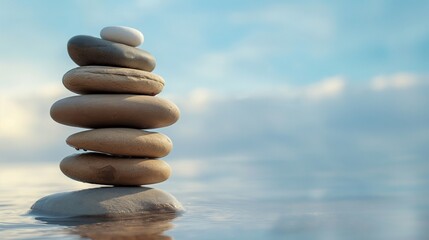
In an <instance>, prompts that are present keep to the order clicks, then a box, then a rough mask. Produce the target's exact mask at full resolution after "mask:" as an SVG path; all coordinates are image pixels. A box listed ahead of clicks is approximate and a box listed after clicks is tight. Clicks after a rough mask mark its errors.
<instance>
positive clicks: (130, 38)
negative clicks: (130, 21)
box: [100, 26, 144, 47]
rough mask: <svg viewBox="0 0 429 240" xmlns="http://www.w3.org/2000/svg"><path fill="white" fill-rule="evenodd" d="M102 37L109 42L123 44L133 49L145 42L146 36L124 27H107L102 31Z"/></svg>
mask: <svg viewBox="0 0 429 240" xmlns="http://www.w3.org/2000/svg"><path fill="white" fill-rule="evenodd" d="M100 37H101V38H102V39H105V40H108V41H112V42H117V43H123V44H125V45H128V46H131V47H137V46H138V45H140V44H142V43H143V41H144V36H143V34H142V33H141V32H140V31H139V30H137V29H134V28H130V27H123V26H109V27H105V28H103V29H101V31H100Z"/></svg>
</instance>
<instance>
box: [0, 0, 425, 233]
mask: <svg viewBox="0 0 429 240" xmlns="http://www.w3.org/2000/svg"><path fill="white" fill-rule="evenodd" d="M428 12H429V2H428V1H417V0H416V1H389V0H379V1H372V0H363V1H339V0H338V1H336V0H333V1H317V0H314V1H311V0H310V1H196V0H194V1H191V0H189V1H188V0H185V1H173V0H165V1H155V0H149V1H143V0H141V1H96V0H93V1H83V0H81V1H78V0H76V1H54V0H50V1H49V0H41V1H21V0H14V1H7V0H0V33H1V37H0V74H1V75H0V107H1V111H0V153H1V157H0V165H1V166H3V170H0V172H1V171H2V172H1V175H3V176H8V177H7V179H6V177H4V178H3V179H2V181H3V182H1V184H4V183H6V182H7V181H10V179H11V178H13V176H16V175H15V174H14V173H13V172H10V171H6V170H5V169H7V168H6V166H9V165H20V166H24V167H27V168H28V166H36V165H42V164H44V165H52V166H54V167H55V168H56V169H57V170H56V171H58V172H59V169H58V168H57V165H58V163H59V161H60V160H61V159H62V158H63V157H65V156H67V155H69V154H71V153H74V152H75V150H74V149H72V148H70V147H68V146H67V145H66V144H65V138H67V136H68V135H70V134H71V133H74V132H77V131H80V129H77V128H71V127H66V126H62V125H60V124H57V123H55V122H54V121H53V120H51V119H50V116H49V108H50V106H51V105H52V104H53V103H54V102H55V101H56V100H58V99H60V98H63V97H65V96H70V95H73V94H72V93H70V92H68V91H67V90H66V89H65V88H64V87H63V85H62V83H61V79H62V76H63V74H64V73H66V72H67V71H68V70H70V69H72V68H74V67H76V65H75V64H74V63H73V62H72V60H71V59H70V58H69V57H68V55H67V49H66V44H67V41H68V40H69V39H70V38H71V37H73V36H74V35H80V34H85V35H92V36H99V31H100V30H101V29H102V28H103V27H104V26H109V25H124V26H130V27H134V28H137V29H139V30H141V31H142V32H143V34H144V35H145V42H144V43H143V45H141V46H140V48H142V49H144V50H147V51H149V52H150V53H152V54H153V55H154V56H155V58H156V59H157V67H156V69H155V70H154V73H156V74H159V75H161V76H163V77H164V79H165V80H166V87H165V88H164V91H163V92H162V93H161V94H160V95H159V96H161V97H164V98H168V99H170V100H172V101H174V102H175V103H176V104H177V105H178V106H179V108H180V109H181V111H182V117H181V119H180V120H179V122H177V124H175V125H173V126H171V127H168V128H163V129H157V130H156V131H160V132H162V133H165V134H167V135H168V136H169V137H170V138H171V139H172V140H173V143H174V149H173V152H172V153H171V154H170V155H169V156H167V157H166V158H165V159H166V160H167V161H168V162H169V163H171V165H172V168H173V171H174V173H173V174H174V175H173V176H172V178H171V179H170V180H169V181H167V182H166V183H162V184H164V185H162V184H161V185H159V186H160V187H161V188H162V187H164V189H175V188H174V186H182V185H180V184H181V183H186V184H188V185H186V186H191V187H192V189H206V188H210V189H212V190H213V191H216V192H218V193H222V192H223V193H231V194H233V195H234V194H236V195H237V196H242V197H253V198H255V199H271V200H273V199H277V200H279V203H278V204H279V206H281V205H282V204H283V203H285V202H286V200H287V199H294V201H296V200H297V199H298V200H299V201H316V202H318V201H322V202H323V201H330V200H332V199H336V200H338V199H342V200H344V199H345V200H350V201H359V200H361V199H366V200H367V199H390V200H392V199H393V200H395V201H394V202H396V200H398V199H399V200H398V201H399V202H400V203H401V204H402V203H403V201H404V202H406V203H407V204H410V203H411V204H412V206H409V205H407V207H406V208H405V209H406V210H404V212H405V213H406V214H405V215H398V216H400V217H398V218H397V221H396V220H395V221H396V222H394V223H392V224H387V222H390V220H392V221H393V219H394V218H393V219H391V218H389V221H386V222H385V221H383V220H380V219H379V221H378V220H377V221H378V223H379V225H383V224H384V225H383V226H385V227H386V228H388V227H389V228H390V227H392V228H395V227H397V226H402V227H403V229H402V230H404V231H403V233H407V234H408V235H404V236H408V237H409V236H412V237H416V238H419V237H424V236H428V235H427V234H428V232H427V231H428V230H425V228H424V226H427V224H428V223H429V214H428V207H427V205H425V204H424V202H425V201H424V199H425V198H426V197H427V196H428V193H429V191H428V190H429V188H428V187H429V161H428V160H429V159H428V156H429V147H428V145H429V94H428V90H429V68H428V63H429V27H428V21H427V20H428V19H427V18H428V17H427V13H428ZM64 178H65V179H66V177H64ZM65 181H71V180H67V179H66V180H65ZM183 186H184V185H183ZM249 186H252V187H251V189H249ZM185 189H186V188H185V187H183V189H182V190H183V191H185ZM177 192H180V191H178V190H176V192H175V191H174V190H173V193H176V194H177ZM179 195H180V193H179ZM189 196H190V195H183V196H181V198H182V199H183V198H185V199H186V197H188V198H189ZM216 196H217V197H219V195H216ZM213 197H214V198H215V196H213ZM404 198H406V200H403V199H404ZM401 199H402V200H401ZM390 200H389V201H390ZM386 201H387V200H386ZM191 205H192V204H191ZM395 206H396V205H395ZM334 208H335V207H334ZM395 208H396V207H395ZM326 209H328V208H326ZM392 209H393V208H392ZM273 212H275V211H273ZM280 212H281V211H280ZM279 214H280V215H278V216H277V215H276V217H275V218H273V219H275V220H273V221H274V222H275V223H276V224H277V225H276V224H274V225H275V227H274V230H273V231H278V232H280V234H285V232H290V231H291V230H290V226H291V225H288V224H285V222H286V223H289V222H288V221H289V220H290V219H289V217H288V216H286V215H282V214H281V213H279ZM374 216H375V215H374ZM395 216H396V215H395ZM284 219H286V220H287V221H286V220H284ZM288 219H289V220H288ZM339 219H341V217H340V218H339ZM403 219H407V222H408V225H401V221H403ZM300 221H301V220H300ZM304 222H305V223H306V224H307V223H308V222H307V221H304ZM338 222H341V221H338ZM380 222H382V223H383V224H381V223H380ZM299 223H300V222H299ZM312 223H314V222H312ZM269 224H270V225H273V223H269ZM314 224H315V225H318V224H319V222H317V223H314ZM338 224H340V223H338ZM298 225H299V224H298ZM304 225H305V224H304ZM293 226H295V225H293ZM299 226H301V225H299ZM311 226H313V225H311ZM311 226H309V225H308V224H307V225H305V226H304V228H305V227H311ZM325 227H326V226H325ZM329 227H330V228H334V227H333V226H330V225H329ZM296 228H297V229H299V227H296ZM279 229H280V230H279ZM284 229H286V230H287V231H286V230H284ZM293 229H295V228H293ZM410 234H411V235H410ZM281 236H283V235H281ZM377 236H378V235H377ZM381 236H386V235H381Z"/></svg>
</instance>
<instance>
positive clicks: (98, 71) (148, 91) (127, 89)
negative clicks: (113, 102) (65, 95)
mask: <svg viewBox="0 0 429 240" xmlns="http://www.w3.org/2000/svg"><path fill="white" fill-rule="evenodd" d="M63 84H64V86H65V87H66V88H67V89H68V90H70V91H72V92H75V93H78V94H88V93H130V94H144V95H151V96H154V95H156V94H158V93H160V92H161V91H162V89H163V88H164V84H165V81H164V79H163V78H162V77H161V76H158V75H156V74H153V73H150V72H147V71H142V70H137V69H131V68H119V67H107V66H84V67H77V68H74V69H72V70H70V71H68V72H67V73H66V74H65V75H64V77H63Z"/></svg>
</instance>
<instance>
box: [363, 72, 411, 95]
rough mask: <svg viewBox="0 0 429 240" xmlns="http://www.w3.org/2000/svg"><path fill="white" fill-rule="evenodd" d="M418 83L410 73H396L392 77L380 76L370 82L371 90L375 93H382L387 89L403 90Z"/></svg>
mask: <svg viewBox="0 0 429 240" xmlns="http://www.w3.org/2000/svg"><path fill="white" fill-rule="evenodd" d="M418 83H419V78H418V76H416V75H414V74H410V73H397V74H393V75H381V76H377V77H375V78H374V79H373V80H372V81H371V88H372V89H373V90H375V91H382V90H386V89H389V88H393V89H405V88H410V87H413V86H415V85H417V84H418Z"/></svg>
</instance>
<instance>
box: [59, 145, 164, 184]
mask: <svg viewBox="0 0 429 240" xmlns="http://www.w3.org/2000/svg"><path fill="white" fill-rule="evenodd" d="M60 169H61V171H62V172H63V173H64V174H65V175H66V176H67V177H69V178H72V179H74V180H76V181H81V182H87V183H95V184H106V185H145V184H153V183H159V182H163V181H165V180H167V179H168V177H170V173H171V168H170V166H169V165H168V164H167V163H166V162H164V161H162V160H160V159H145V158H125V157H116V156H111V155H107V154H100V153H83V154H75V155H71V156H68V157H66V158H64V159H63V160H62V161H61V163H60Z"/></svg>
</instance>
